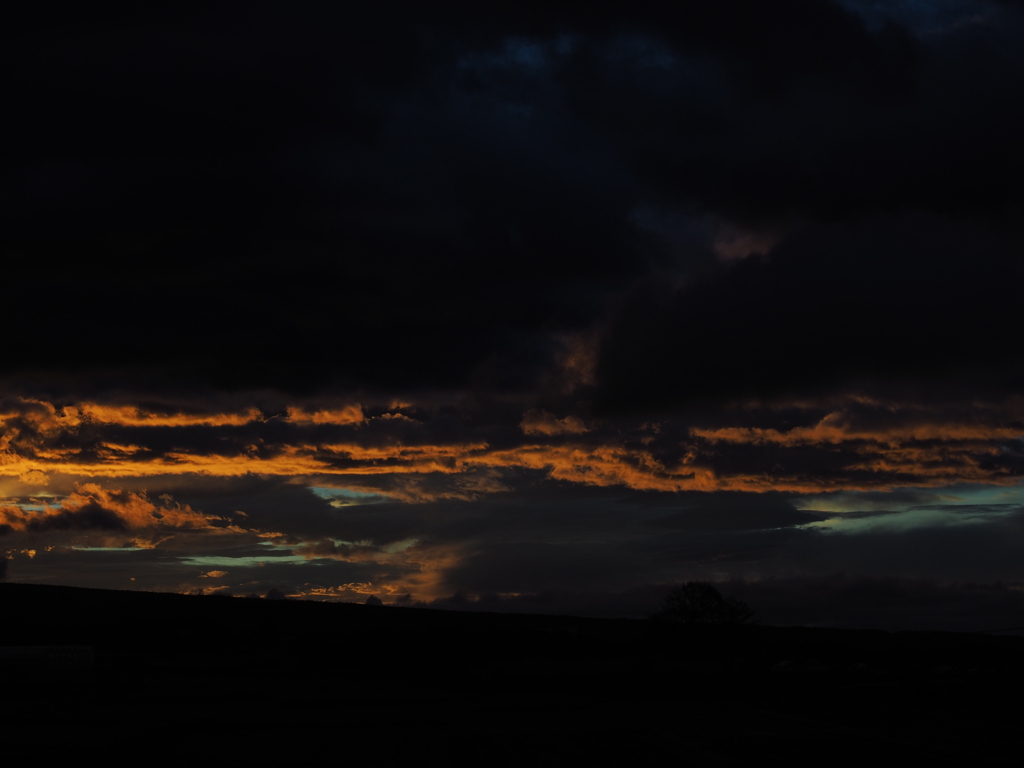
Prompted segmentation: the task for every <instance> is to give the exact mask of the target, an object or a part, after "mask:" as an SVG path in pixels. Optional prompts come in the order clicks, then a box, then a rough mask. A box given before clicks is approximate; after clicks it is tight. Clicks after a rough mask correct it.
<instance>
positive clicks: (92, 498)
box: [0, 483, 242, 546]
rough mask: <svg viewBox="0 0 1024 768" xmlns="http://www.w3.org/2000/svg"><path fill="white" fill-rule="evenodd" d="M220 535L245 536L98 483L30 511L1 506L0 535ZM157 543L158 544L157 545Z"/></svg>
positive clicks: (213, 520) (217, 521) (182, 508)
mask: <svg viewBox="0 0 1024 768" xmlns="http://www.w3.org/2000/svg"><path fill="white" fill-rule="evenodd" d="M215 529H216V530H217V531H220V532H223V531H227V530H230V531H234V532H241V531H242V529H241V528H238V527H237V526H234V525H229V524H226V521H224V520H222V519H221V518H218V517H214V516H212V515H206V514H203V513H202V512H197V511H195V510H193V509H192V508H191V507H190V506H188V505H187V504H186V505H181V504H177V503H174V502H173V501H172V500H170V499H161V500H160V503H159V504H156V503H154V502H152V501H150V499H148V498H147V497H146V495H145V494H144V493H141V494H140V493H132V492H130V491H124V490H118V489H108V488H103V487H101V486H99V485H97V484H95V483H85V484H82V485H79V486H78V487H77V489H76V490H75V492H74V493H71V494H69V495H68V496H67V497H65V498H64V499H62V500H61V501H60V503H59V504H50V503H43V504H38V505H34V507H33V508H28V509H26V508H25V507H23V506H21V505H17V504H6V505H4V506H2V507H0V532H2V533H11V532H14V531H20V532H30V533H41V532H47V531H73V532H91V531H100V532H109V533H132V532H139V531H143V532H145V531H148V532H150V533H159V532H164V533H173V532H181V531H211V530H215ZM134 540H135V541H138V542H145V541H147V540H148V541H149V542H150V544H151V545H154V546H155V543H157V542H156V541H154V540H153V539H152V537H149V538H148V539H147V537H145V536H143V537H142V538H138V537H134ZM157 541H158V540H157Z"/></svg>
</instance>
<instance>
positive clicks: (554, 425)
mask: <svg viewBox="0 0 1024 768" xmlns="http://www.w3.org/2000/svg"><path fill="white" fill-rule="evenodd" d="M519 426H520V427H521V428H522V430H523V433H524V434H527V435H563V434H569V435H578V434H581V433H583V432H587V431H588V430H587V426H586V425H585V424H584V423H583V420H582V419H580V418H579V417H578V416H566V417H565V418H563V419H559V418H556V417H555V416H554V415H553V414H551V413H548V412H547V411H542V410H538V409H536V408H534V409H531V410H529V411H527V412H526V413H525V414H523V420H522V422H521V423H520V425H519Z"/></svg>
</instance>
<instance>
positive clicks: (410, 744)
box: [0, 583, 1024, 765]
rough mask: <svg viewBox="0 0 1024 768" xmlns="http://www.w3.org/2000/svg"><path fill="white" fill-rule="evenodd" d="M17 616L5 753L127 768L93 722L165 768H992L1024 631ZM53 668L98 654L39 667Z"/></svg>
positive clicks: (3, 597) (186, 600) (517, 618)
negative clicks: (901, 764)
mask: <svg viewBox="0 0 1024 768" xmlns="http://www.w3.org/2000/svg"><path fill="white" fill-rule="evenodd" d="M0 612H2V614H0V617H2V622H0V627H2V630H0V631H2V635H0V666H3V667H4V668H3V669H2V670H0V673H2V674H3V679H4V680H5V681H6V682H7V690H8V691H9V693H8V694H6V695H7V701H6V704H7V706H6V707H5V718H6V722H7V725H8V728H7V731H6V733H7V734H8V735H7V736H6V738H7V740H8V744H7V747H8V749H9V750H10V749H14V750H15V752H16V751H17V749H18V748H19V744H20V745H21V747H24V748H25V749H30V750H31V749H32V748H35V747H33V745H40V744H46V745H47V750H48V754H49V755H50V756H51V757H53V758H54V759H57V758H61V757H64V758H68V757H71V756H72V755H74V756H75V758H76V759H82V758H85V757H90V756H94V757H104V759H106V761H107V763H109V762H111V761H112V758H111V756H110V754H109V752H107V751H104V750H105V749H106V747H105V746H104V745H105V744H107V742H105V741H104V739H97V735H98V734H105V733H108V732H110V731H111V729H114V732H116V741H117V744H118V754H124V755H125V756H129V755H137V754H147V755H153V757H152V759H151V760H148V762H149V763H150V764H157V765H161V764H168V765H170V764H181V763H182V762H183V761H186V760H187V761H188V762H189V763H190V764H200V765H202V764H223V763H224V762H228V763H243V762H246V763H251V764H257V765H260V764H270V763H274V762H280V761H284V760H291V759H294V754H295V752H294V750H295V749H296V748H297V746H296V745H297V744H300V743H301V744H302V753H303V755H304V759H305V758H308V759H318V758H319V759H331V760H339V759H346V760H349V761H355V762H356V763H357V764H358V763H360V762H373V763H374V764H395V765H398V764H407V763H408V761H409V760H421V761H422V760H426V759H431V758H434V757H439V759H440V760H442V761H447V763H448V764H466V765H468V764H471V763H472V764H479V763H481V762H488V763H494V762H496V761H497V762H498V763H500V762H501V759H504V760H505V762H506V763H507V764H525V763H531V764H533V763H537V762H541V763H542V762H545V761H547V762H555V763H561V762H565V761H567V760H570V759H571V760H572V761H574V762H579V761H581V760H582V761H593V762H595V763H596V762H607V761H608V760H609V759H613V760H616V759H622V760H623V761H626V760H629V761H631V762H636V761H637V760H639V761H641V762H645V763H646V762H651V763H658V762H664V761H666V760H673V761H678V757H679V755H681V754H685V755H688V756H689V759H690V760H691V761H694V762H696V764H697V765H702V764H703V765H718V764H723V765H728V764H740V765H742V764H748V763H750V762H753V761H755V760H757V761H761V760H763V759H765V757H766V756H767V755H770V754H773V753H775V752H776V751H778V750H784V751H785V752H786V753H787V754H789V755H790V756H791V757H792V758H793V759H796V760H797V761H798V762H799V761H801V760H802V759H804V758H806V759H807V760H811V759H814V760H818V761H821V760H827V761H828V762H830V763H835V764H839V765H844V764H856V763H858V762H860V763H863V762H864V761H866V760H869V759H872V760H877V756H878V755H879V754H897V753H901V752H902V753H906V754H911V753H912V754H914V755H915V756H916V757H920V758H921V759H929V758H933V759H935V760H937V761H940V762H941V761H948V760H950V759H959V758H961V757H962V758H963V759H967V758H970V759H972V760H974V761H977V760H978V759H981V760H982V762H985V761H986V760H988V759H989V758H991V760H990V762H992V761H994V760H995V759H996V756H998V755H999V754H1001V752H1002V750H1003V749H1004V748H1007V747H1008V746H1009V745H1010V742H1009V739H1011V738H1012V734H1014V733H1015V732H1016V718H1017V713H1016V710H1015V709H1013V708H1012V707H1007V706H1006V705H1005V704H1003V702H1004V701H1005V700H1006V699H1007V698H1008V694H1010V693H1013V694H1014V695H1015V693H1016V690H1017V688H1018V687H1019V685H1020V683H1021V682H1022V678H1024V675H1022V674H1021V667H1020V665H1021V660H1022V659H1024V656H1022V651H1024V638H1020V637H1014V636H1005V635H998V634H994V635H993V634H963V633H949V632H882V631H866V630H842V629H815V628H802V627H767V626H739V627H728V626H726V627H721V626H715V625H694V626H685V625H679V626H676V625H671V624H666V623H664V622H658V621H640V620H625V619H623V620H614V619H586V618H577V617H571V616H532V615H522V614H487V613H466V612H448V611H440V610H433V609H423V608H401V607H371V606H366V605H357V604H339V603H315V602H304V601H291V600H265V599H255V598H230V597H216V596H207V597H203V596H194V595H177V594H156V593H143V592H117V591H107V590H94V589H78V588H70V587H56V586H40V585H25V584H9V583H7V584H0ZM39 646H60V650H59V652H58V651H56V650H55V651H54V652H53V653H51V654H50V655H49V656H47V655H46V654H43V653H38V652H34V651H31V649H33V648H38V647H39ZM4 648H6V649H8V652H7V653H5V652H3V649H4ZM26 649H28V650H26ZM82 649H86V650H91V655H90V654H89V653H86V652H85V651H83V650H82ZM50 657H52V658H58V657H59V658H73V659H86V660H88V662H89V663H88V664H85V663H79V664H77V665H76V664H69V663H64V664H63V666H61V665H60V664H57V665H50V664H49V663H48V662H46V663H44V661H41V660H45V659H46V658H50ZM56 733H59V734H60V739H54V738H53V734H56ZM111 738H112V737H111ZM153 744H160V745H162V746H161V748H160V749H159V750H156V751H155V752H154V750H153V749H152V745H153ZM62 750H64V751H62ZM90 750H92V751H90ZM908 750H909V751H908ZM673 756H674V757H673ZM986 756H987V757H986ZM113 762H117V759H114V760H113ZM125 762H127V760H126V761H125ZM992 764H998V763H995V762H992Z"/></svg>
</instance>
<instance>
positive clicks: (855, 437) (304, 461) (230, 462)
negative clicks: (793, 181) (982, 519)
mask: <svg viewBox="0 0 1024 768" xmlns="http://www.w3.org/2000/svg"><path fill="white" fill-rule="evenodd" d="M0 406H2V407H0V421H3V420H4V419H6V421H3V423H2V425H0V429H2V431H0V476H6V477H18V478H22V479H23V482H26V483H27V482H28V481H29V480H32V481H33V482H35V483H37V484H41V483H44V482H45V481H46V478H47V477H48V476H49V475H52V474H55V473H56V474H62V475H69V476H72V477H81V478H126V477H148V476H154V475H187V474H201V475H209V476H214V477H239V476H243V475H246V474H253V475H265V476H287V477H295V478H313V477H315V478H317V480H316V482H329V481H327V480H325V478H330V477H336V478H338V482H339V483H342V479H343V478H349V479H350V480H349V481H348V482H349V483H356V484H357V485H358V486H359V487H361V488H364V489H365V488H368V489H371V490H374V491H377V492H380V493H383V494H386V495H389V496H391V497H393V498H396V499H400V500H406V501H414V500H427V499H436V498H466V499H469V498H476V497H478V496H480V495H484V494H488V493H495V492H500V491H503V490H506V489H507V485H506V483H505V481H504V480H505V475H506V471H507V470H510V469H530V470H536V471H539V472H544V473H546V474H547V475H548V476H549V477H551V478H553V479H555V480H561V481H565V482H571V483H578V484H585V485H598V486H625V487H629V488H635V489H639V490H660V491H684V490H699V491H713V490H745V491H753V492H761V491H768V490H776V491H789V492H796V493H814V492H820V491H823V490H840V489H846V490H854V489H856V490H868V489H878V490H881V489H885V488H892V487H897V486H914V485H918V486H938V485H943V484H949V483H956V482H984V483H1009V482H1014V481H1015V480H1016V478H1017V477H1018V475H1019V472H1015V471H1012V470H1011V468H1010V467H1011V466H1012V464H1011V463H1009V462H1006V461H1003V460H1002V459H1001V456H1002V455H1003V454H1004V453H1005V451H1006V447H1005V446H1006V445H1009V444H1014V445H1015V444H1016V443H1015V442H1014V441H1019V440H1020V439H1021V438H1024V427H1022V426H1020V424H1021V418H1020V417H1021V415H1022V414H1024V407H1022V406H1021V404H1019V403H1010V404H1006V405H1004V406H1000V407H996V406H986V407H981V406H971V407H966V408H965V409H963V410H962V412H961V413H959V414H958V415H949V414H945V413H942V412H937V411H936V412H932V411H929V409H927V408H924V407H921V406H917V405H913V404H907V405H902V404H893V403H883V402H879V401H872V400H870V399H867V398H854V397H851V398H848V399H847V400H846V401H845V402H836V403H833V404H832V405H831V407H830V409H829V410H828V412H827V413H825V414H824V415H818V416H816V417H815V418H814V419H809V420H808V421H809V422H810V423H805V424H803V425H800V426H796V427H792V428H790V429H779V428H767V427H750V426H744V425H742V424H741V425H739V426H737V425H721V426H710V427H709V426H701V427H693V428H691V429H689V430H688V432H687V433H686V434H685V435H682V434H681V437H683V438H684V439H683V440H682V442H681V443H680V442H678V441H677V442H675V443H673V442H671V441H670V440H668V438H667V437H666V435H665V434H664V433H662V432H659V433H658V435H657V436H655V435H652V434H646V435H645V436H644V437H642V438H638V437H636V432H635V430H634V431H633V432H626V433H609V432H607V430H606V431H605V433H601V432H600V431H598V430H596V429H590V430H588V428H587V426H586V425H585V424H584V423H583V421H582V420H581V419H580V418H579V417H577V416H572V415H570V416H566V417H564V418H562V419H558V418H556V417H555V416H554V415H552V414H551V413H548V412H546V411H542V410H536V409H534V410H528V411H526V413H525V414H524V416H523V419H522V422H521V424H520V427H521V429H522V431H523V432H524V433H526V435H528V436H533V437H543V438H546V440H544V441H543V443H541V442H536V443H535V442H534V441H530V442H524V443H522V444H519V445H508V444H507V443H506V444H505V445H503V446H501V447H495V446H492V445H491V444H489V443H488V442H486V441H484V440H472V441H465V442H453V443H438V442H430V441H425V442H423V443H415V442H408V434H409V433H408V430H404V431H401V432H399V431H395V432H391V433H390V434H391V435H392V437H390V438H389V437H387V435H388V434H389V432H388V430H389V429H391V425H394V426H398V425H399V423H400V422H403V421H406V419H405V418H404V417H402V418H399V417H398V416H395V415H392V414H388V415H387V416H388V417H390V418H385V417H379V418H378V419H373V420H372V421H374V422H375V423H376V424H377V425H379V426H380V427H381V429H380V430H373V434H370V430H366V431H364V430H354V431H353V432H352V438H351V439H348V440H345V441H341V442H338V441H335V442H330V443H316V442H309V441H308V435H307V436H306V437H303V435H305V432H304V431H300V430H295V431H294V433H292V439H291V440H290V439H289V433H288V432H287V431H285V432H282V431H281V429H287V426H286V425H287V424H297V425H301V424H355V423H368V422H367V420H366V419H365V418H364V414H363V411H362V409H361V407H359V406H356V405H353V406H346V407H345V408H342V409H339V410H335V411H323V410H321V411H313V412H307V411H304V410H301V409H298V408H292V409H289V410H288V417H287V418H286V419H275V420H273V423H274V424H276V425H277V427H276V428H275V431H274V432H272V433H271V432H268V433H267V434H268V438H266V439H264V438H261V437H259V434H260V433H259V430H260V429H261V428H262V426H261V425H262V424H263V423H265V421H264V419H263V417H262V415H260V413H259V411H257V410H255V409H253V410H250V411H247V412H245V413H236V414H221V415H220V416H203V417H199V416H188V417H187V418H188V419H192V421H191V422H189V423H191V424H193V425H199V422H198V421H196V420H197V419H200V418H202V419H205V421H204V422H203V426H205V427H207V428H208V429H209V430H210V431H209V432H208V433H206V434H207V435H209V439H207V438H204V439H203V442H202V449H200V448H199V447H198V446H189V445H188V444H184V443H182V444H177V445H173V447H168V446H167V443H166V436H165V437H163V438H161V440H162V442H159V443H158V444H159V445H162V446H163V447H162V448H160V449H157V448H154V447H151V444H150V442H149V439H148V437H147V431H146V428H145V427H146V426H147V425H148V426H167V425H169V424H170V423H171V420H172V417H171V416H170V415H166V414H165V415H163V416H160V417H159V418H157V417H156V416H152V415H151V414H148V413H142V412H140V411H137V410H126V409H125V408H122V407H120V406H119V407H117V408H108V409H106V410H104V409H102V408H98V409H94V410H91V411H88V413H89V414H91V415H88V416H85V415H83V414H85V413H86V411H85V410H74V409H71V408H70V407H69V408H65V409H63V410H62V411H58V410H57V409H56V408H54V407H53V406H52V405H50V404H48V403H44V402H41V401H28V400H17V399H16V400H14V401H11V400H8V401H4V402H3V403H0ZM789 408H790V409H804V410H807V411H810V412H812V413H817V414H821V406H820V405H819V406H815V405H814V404H813V403H807V404H792V403H791V404H789ZM768 410H769V411H771V409H770V408H769V409H768ZM96 414H100V415H101V416H102V417H103V418H106V419H109V420H108V421H98V420H97V419H98V418H99V417H98V416H96ZM744 414H745V410H743V409H740V410H739V411H732V412H728V413H727V414H725V415H727V416H728V417H729V418H730V419H731V420H736V419H740V420H743V419H745V418H747V417H746V416H745V415H744ZM178 416H181V415H180V414H179V415H178ZM178 416H176V417H175V418H178ZM185 418H186V417H184V416H181V419H182V420H183V419H185ZM76 419H77V420H78V422H77V423H78V424H82V423H85V422H83V421H82V420H83V419H86V420H87V421H88V423H89V424H91V426H90V429H89V431H88V432H87V433H84V434H85V435H86V437H85V438H83V440H82V442H81V443H80V444H79V443H77V442H76V435H77V434H78V432H76V430H78V429H79V428H80V427H78V426H75V424H74V423H73V422H74V421H75V420H76ZM242 419H246V420H248V421H246V422H245V423H251V424H253V425H254V426H253V427H252V430H253V431H254V434H252V435H247V436H246V438H245V444H242V443H241V442H238V443H235V442H232V440H233V439H234V438H230V435H231V434H234V433H229V432H217V430H218V429H219V428H220V427H223V426H231V425H237V423H239V420H242ZM129 421H131V422H132V423H131V424H129V426H132V427H134V429H133V430H132V432H131V441H127V440H124V439H123V435H124V433H123V432H116V431H114V430H113V429H112V430H111V432H110V437H109V438H108V439H103V436H104V432H103V430H102V426H103V425H104V424H111V425H114V424H116V425H121V426H124V425H126V423H127V422H129ZM282 422H283V423H282ZM180 423H181V424H184V423H185V421H180ZM267 423H268V429H269V426H270V424H269V422H267ZM53 424H57V425H60V429H56V428H55V427H54V428H51V427H49V426H47V425H53ZM419 433H420V434H422V435H423V436H424V437H425V436H426V435H428V434H429V430H426V428H424V430H423V431H422V432H419ZM188 434H189V435H191V434H192V433H188ZM270 434H274V435H276V438H275V439H276V440H277V442H271V441H270V440H269V435H270ZM400 434H401V435H404V441H403V439H399V437H398V435H400ZM115 435H120V436H121V437H119V438H117V439H115V437H114V436H115ZM808 448H810V449H814V450H810V451H809V450H805V449H808ZM791 449H800V450H799V451H796V450H791ZM762 450H771V451H773V452H774V453H773V454H772V455H773V456H776V459H777V460H776V459H773V464H772V465H771V467H770V468H769V469H758V470H757V471H752V470H751V469H749V467H752V466H758V465H760V464H764V462H763V461H755V462H751V461H749V460H747V459H743V460H740V459H737V458H736V457H743V456H746V457H749V456H752V455H763V453H762V454H758V453H757V452H758V451H762ZM808 457H816V458H815V460H811V459H809V458H808ZM818 459H821V460H820V461H819V460H818ZM744 462H746V463H744ZM745 467H747V468H745ZM822 467H824V468H825V469H822ZM342 484H343V483H342Z"/></svg>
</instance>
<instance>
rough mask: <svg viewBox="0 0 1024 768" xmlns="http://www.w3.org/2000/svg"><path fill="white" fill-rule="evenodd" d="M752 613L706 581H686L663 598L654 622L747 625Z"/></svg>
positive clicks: (745, 606) (742, 604) (744, 604)
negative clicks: (656, 620)
mask: <svg viewBox="0 0 1024 768" xmlns="http://www.w3.org/2000/svg"><path fill="white" fill-rule="evenodd" d="M753 616H754V612H753V611H752V610H751V609H750V608H749V606H747V604H746V603H743V602H740V601H739V600H737V599H736V598H735V597H722V593H721V592H719V591H718V590H717V589H715V588H714V587H713V586H712V585H711V584H709V583H708V582H706V581H688V582H686V583H685V584H683V585H681V586H678V587H676V588H675V589H673V590H672V591H671V592H669V593H668V596H667V597H666V598H665V602H664V603H663V609H662V611H661V613H658V614H656V615H655V618H657V619H661V620H663V621H671V622H675V623H680V624H747V623H748V622H750V620H751V619H752V618H753Z"/></svg>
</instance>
